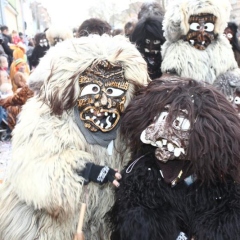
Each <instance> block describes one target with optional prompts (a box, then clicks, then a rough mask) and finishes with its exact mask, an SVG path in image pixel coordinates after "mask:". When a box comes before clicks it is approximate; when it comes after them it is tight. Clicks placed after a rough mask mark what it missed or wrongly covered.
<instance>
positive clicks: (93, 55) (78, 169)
mask: <svg viewBox="0 0 240 240" xmlns="http://www.w3.org/2000/svg"><path fill="white" fill-rule="evenodd" d="M34 73H37V74H35V75H32V80H31V81H32V84H33V85H34V84H36V85H39V82H41V83H42V84H40V85H41V88H40V90H39V93H38V94H37V95H36V96H34V97H33V98H31V99H29V100H28V101H27V103H26V104H25V105H24V106H23V108H22V112H21V113H20V117H19V122H18V124H17V126H16V127H15V129H14V131H13V143H12V159H11V162H10V166H9V169H8V174H7V177H6V180H5V181H4V183H3V184H2V185H1V186H0V239H2V240H22V239H24V240H33V239H38V240H49V239H51V240H66V239H69V240H70V239H73V236H74V233H75V232H76V229H77V222H78V218H79V210H80V204H81V202H85V203H87V213H86V216H85V224H84V228H83V230H84V233H85V237H86V239H87V240H106V239H108V236H109V231H108V229H107V226H106V224H105V221H104V218H103V217H104V215H105V214H106V212H107V211H108V210H109V207H110V206H111V205H112V204H113V200H114V196H113V192H112V191H113V185H112V183H113V184H114V185H115V186H119V183H118V180H119V178H120V177H121V175H120V174H119V173H118V171H117V170H118V169H119V170H120V169H121V168H122V164H123V162H122V161H121V160H122V159H126V160H127V159H128V156H129V155H128V152H129V151H128V148H127V146H126V145H125V143H124V142H122V141H121V139H120V136H119V133H118V132H119V126H120V124H121V115H122V113H123V112H124V109H125V107H126V106H127V105H128V104H129V102H130V100H131V99H132V98H133V96H134V94H135V92H136V90H138V88H139V87H141V86H143V85H146V84H147V82H148V80H149V76H148V74H147V65H146V63H145V61H144V60H143V58H142V57H141V55H140V53H139V52H138V51H137V49H136V48H135V47H134V45H132V44H131V43H130V42H129V41H127V39H126V38H124V37H122V36H116V37H110V36H106V35H104V36H97V35H94V36H91V37H81V38H73V39H69V40H66V41H64V42H62V43H58V44H57V45H56V46H55V47H51V48H50V49H49V51H48V52H47V54H46V55H45V56H44V57H43V59H42V60H41V61H40V63H39V65H38V67H37V68H36V70H35V71H34ZM33 76H35V77H33Z"/></svg>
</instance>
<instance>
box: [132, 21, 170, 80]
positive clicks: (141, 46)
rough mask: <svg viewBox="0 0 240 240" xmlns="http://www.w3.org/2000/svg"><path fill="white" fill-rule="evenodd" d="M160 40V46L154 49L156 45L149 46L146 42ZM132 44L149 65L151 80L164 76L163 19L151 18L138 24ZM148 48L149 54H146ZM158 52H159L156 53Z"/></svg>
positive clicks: (133, 34) (133, 33)
mask: <svg viewBox="0 0 240 240" xmlns="http://www.w3.org/2000/svg"><path fill="white" fill-rule="evenodd" d="M147 39H149V40H151V41H152V40H159V41H160V44H159V45H158V48H157V49H155V48H154V44H153V43H151V44H149V45H151V46H148V44H147V42H146V40H147ZM130 40H131V42H133V43H135V44H136V45H137V48H138V50H139V52H140V53H141V54H142V56H143V58H144V59H145V61H146V62H147V65H148V73H149V76H150V77H151V79H156V78H158V77H160V76H161V75H162V72H161V62H162V56H161V45H162V44H163V43H164V42H165V38H164V36H163V30H162V19H161V18H160V17H156V16H150V17H147V18H142V19H141V20H139V22H138V23H137V24H136V26H135V29H134V30H133V32H132V35H131V36H130ZM146 48H147V49H148V51H149V52H146ZM155 50H157V51H155Z"/></svg>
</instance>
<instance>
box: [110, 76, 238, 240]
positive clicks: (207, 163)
mask: <svg viewBox="0 0 240 240" xmlns="http://www.w3.org/2000/svg"><path fill="white" fill-rule="evenodd" d="M169 80H170V81H169V82H167V81H166V82H163V81H160V80H155V81H152V82H151V83H150V84H149V85H148V87H147V88H146V89H144V90H143V91H142V92H141V93H140V94H139V95H138V96H137V97H135V99H134V100H133V101H132V102H131V103H130V105H129V106H128V108H127V109H126V110H125V113H124V116H123V119H122V125H121V132H122V134H123V139H126V140H128V141H129V142H127V143H128V144H129V147H130V148H131V150H132V159H133V160H132V161H131V162H130V163H129V164H128V166H127V167H126V168H125V169H124V170H123V171H122V180H121V182H120V187H119V188H118V189H117V190H116V202H115V204H114V205H113V208H112V210H111V211H110V212H109V214H108V216H109V217H110V221H109V222H110V224H111V226H112V237H111V239H112V240H150V239H151V240H166V239H167V240H176V239H177V240H220V239H221V240H227V239H236V240H237V239H239V236H240V207H239V206H240V195H239V191H240V172H239V171H240V154H239V149H240V121H239V117H238V115H237V114H236V112H235V110H234V108H233V107H232V105H231V104H230V103H229V102H228V101H227V99H226V98H225V97H224V96H223V95H222V94H221V93H219V92H218V91H217V90H216V89H215V88H214V87H212V86H210V87H204V86H203V84H202V83H199V82H197V81H195V80H191V79H178V80H177V81H172V79H171V78H170V79H169ZM153 103H154V104H153ZM133 119H134V121H133Z"/></svg>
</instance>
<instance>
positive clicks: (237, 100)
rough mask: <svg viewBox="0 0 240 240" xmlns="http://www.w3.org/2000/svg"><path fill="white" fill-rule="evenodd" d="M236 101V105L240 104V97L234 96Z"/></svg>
mask: <svg viewBox="0 0 240 240" xmlns="http://www.w3.org/2000/svg"><path fill="white" fill-rule="evenodd" d="M234 103H235V104H236V105H239V104H240V97H235V98H234Z"/></svg>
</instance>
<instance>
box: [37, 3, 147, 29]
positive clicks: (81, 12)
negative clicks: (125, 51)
mask: <svg viewBox="0 0 240 240" xmlns="http://www.w3.org/2000/svg"><path fill="white" fill-rule="evenodd" d="M39 1H40V2H41V3H42V5H43V6H45V7H46V8H47V9H48V12H49V15H50V16H51V20H52V24H61V25H63V24H64V25H68V26H71V27H74V26H79V25H80V24H81V23H82V22H83V21H84V20H85V19H87V18H89V16H88V9H89V8H90V7H91V6H92V5H93V4H94V5H95V4H100V5H99V7H101V1H97V0H66V1H63V0H39ZM136 1H140V2H146V1H148V0H104V3H105V4H111V3H112V2H115V3H116V4H117V6H118V9H119V11H122V10H124V9H126V8H128V4H129V3H130V2H136Z"/></svg>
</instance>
